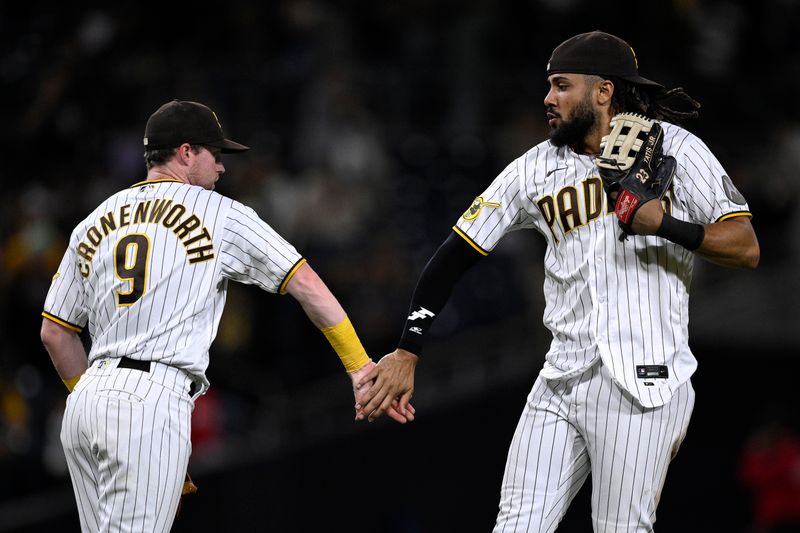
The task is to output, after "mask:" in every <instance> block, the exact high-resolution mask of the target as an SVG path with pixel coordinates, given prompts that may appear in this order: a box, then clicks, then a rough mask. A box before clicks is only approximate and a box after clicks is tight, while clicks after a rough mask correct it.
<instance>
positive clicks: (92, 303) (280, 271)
mask: <svg viewBox="0 0 800 533" xmlns="http://www.w3.org/2000/svg"><path fill="white" fill-rule="evenodd" d="M302 263H303V259H302V258H301V256H300V255H299V254H298V253H297V251H296V250H295V248H294V247H293V246H292V245H291V244H289V243H288V242H286V241H285V240H284V239H283V238H282V237H281V236H280V235H278V234H277V233H276V232H275V231H274V230H273V229H272V228H271V227H270V226H269V225H268V224H267V223H265V222H264V221H263V220H261V219H260V218H259V217H258V215H257V214H256V213H255V211H253V210H252V209H251V208H249V207H246V206H244V205H243V204H241V203H239V202H237V201H235V200H232V199H230V198H227V197H225V196H222V195H220V194H218V193H216V192H213V191H208V190H205V189H203V188H201V187H197V186H193V185H188V184H186V183H182V182H179V181H177V180H173V179H165V180H151V181H145V182H142V183H138V184H136V185H134V186H133V187H131V188H129V189H126V190H123V191H120V192H118V193H117V194H114V195H113V196H111V197H110V198H108V199H107V200H106V201H105V202H103V203H102V204H100V206H98V207H97V209H95V210H94V211H93V212H92V213H91V214H90V215H89V216H88V217H87V218H86V219H85V220H83V221H82V222H81V223H80V224H78V225H77V227H76V228H75V230H74V231H73V232H72V235H71V238H70V244H69V247H68V248H67V252H66V253H65V255H64V258H63V259H62V261H61V265H60V266H59V269H58V273H57V274H56V275H55V276H54V278H53V283H52V285H51V287H50V291H49V292H48V294H47V299H46V300H45V305H44V313H43V315H44V316H45V317H47V318H49V319H51V320H54V321H55V322H58V323H60V324H62V325H64V326H66V327H69V328H71V329H73V330H75V331H81V330H82V328H83V327H84V326H85V325H86V324H87V323H88V325H89V333H90V335H91V339H92V349H91V352H90V353H89V362H90V364H91V362H92V361H94V360H96V359H98V358H100V357H122V356H127V357H129V358H131V359H139V360H148V361H159V362H162V363H165V364H168V365H171V366H174V367H178V368H181V369H184V370H185V371H187V372H189V373H190V374H192V375H194V376H196V377H198V378H200V379H201V380H202V381H203V383H204V386H206V387H207V386H208V381H207V379H206V377H205V370H206V368H207V367H208V350H209V347H210V345H211V342H212V341H213V340H214V337H215V336H216V333H217V326H218V325H219V320H220V317H221V316H222V310H223V307H224V305H225V296H226V292H227V282H228V280H234V281H238V282H242V283H246V284H255V285H257V286H259V287H260V288H262V289H264V290H265V291H268V292H283V289H284V288H285V285H286V283H287V282H288V280H289V279H290V277H291V275H292V274H293V273H294V272H295V270H296V269H297V268H298V267H299V266H300V265H301V264H302Z"/></svg>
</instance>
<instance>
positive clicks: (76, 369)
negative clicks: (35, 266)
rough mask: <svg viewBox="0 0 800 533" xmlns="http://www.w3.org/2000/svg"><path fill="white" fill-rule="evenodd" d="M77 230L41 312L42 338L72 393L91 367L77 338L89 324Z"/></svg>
mask: <svg viewBox="0 0 800 533" xmlns="http://www.w3.org/2000/svg"><path fill="white" fill-rule="evenodd" d="M77 244H78V239H77V237H76V233H75V232H73V234H72V237H71V238H70V245H69V247H68V248H67V251H66V253H64V257H63V258H62V259H61V264H60V265H59V267H58V272H56V274H55V275H54V276H53V281H52V283H51V284H50V290H49V291H48V292H47V298H46V299H45V302H44V310H43V312H42V316H43V317H44V318H43V319H42V329H41V339H42V343H44V346H45V348H46V349H47V353H49V354H50V359H51V360H52V361H53V365H54V366H55V368H56V371H57V372H58V375H59V376H60V377H61V380H62V381H63V382H64V384H65V385H66V386H67V389H68V390H69V391H70V392H72V389H73V388H74V387H75V384H76V383H77V382H78V379H80V377H81V375H82V374H83V372H84V371H85V370H86V368H87V366H88V360H87V356H86V350H85V349H84V347H83V343H82V342H81V340H80V337H78V333H79V332H81V331H82V329H83V325H85V324H86V321H87V314H86V307H85V305H84V299H85V287H84V278H83V276H82V275H81V273H80V267H79V259H78V257H77V254H76V253H75V250H76V247H77Z"/></svg>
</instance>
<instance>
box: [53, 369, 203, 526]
mask: <svg viewBox="0 0 800 533" xmlns="http://www.w3.org/2000/svg"><path fill="white" fill-rule="evenodd" d="M117 363H118V360H116V359H103V360H99V361H95V362H94V363H93V364H92V366H91V367H89V369H88V370H87V371H86V373H85V374H84V375H83V377H81V379H80V381H79V382H78V384H77V385H76V387H75V389H74V390H73V392H72V393H71V394H70V395H69V396H68V397H67V406H66V410H65V412H64V420H63V422H62V427H61V443H62V445H63V447H64V452H65V454H66V458H67V465H68V467H69V473H70V478H71V479H72V488H73V490H74V492H75V499H76V501H77V504H78V514H79V515H80V522H81V531H84V532H92V533H95V532H100V533H112V532H113V533H116V532H131V533H132V532H148V533H149V532H162V531H164V532H166V531H169V530H170V529H171V528H172V522H173V520H174V519H175V513H176V511H177V508H178V502H179V499H180V492H181V488H182V486H183V480H184V476H185V474H186V467H187V465H188V462H189V455H190V454H191V449H192V445H191V441H190V432H191V431H190V430H191V413H192V410H193V409H194V399H193V398H192V397H190V396H189V394H188V391H189V387H190V385H191V378H189V376H188V375H187V374H185V373H184V372H183V371H181V370H179V369H177V368H174V367H171V366H167V365H163V364H160V363H151V371H150V372H143V371H140V370H135V369H130V368H116V365H117Z"/></svg>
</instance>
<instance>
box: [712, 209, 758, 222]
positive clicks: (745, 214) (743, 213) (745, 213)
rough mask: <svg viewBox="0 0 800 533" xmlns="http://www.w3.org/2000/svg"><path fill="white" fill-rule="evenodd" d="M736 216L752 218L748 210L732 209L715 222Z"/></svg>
mask: <svg viewBox="0 0 800 533" xmlns="http://www.w3.org/2000/svg"><path fill="white" fill-rule="evenodd" d="M737 217H747V218H753V213H751V212H750V211H734V212H733V213H728V214H727V215H722V216H721V217H719V218H718V219H717V222H722V221H723V220H729V219H731V218H737Z"/></svg>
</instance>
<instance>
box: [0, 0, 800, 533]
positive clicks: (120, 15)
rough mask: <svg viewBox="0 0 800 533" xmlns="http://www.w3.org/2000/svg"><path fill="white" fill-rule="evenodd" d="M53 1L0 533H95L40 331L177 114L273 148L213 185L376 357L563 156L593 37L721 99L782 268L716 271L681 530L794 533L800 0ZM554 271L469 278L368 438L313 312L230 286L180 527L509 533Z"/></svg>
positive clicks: (11, 76)
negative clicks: (410, 406)
mask: <svg viewBox="0 0 800 533" xmlns="http://www.w3.org/2000/svg"><path fill="white" fill-rule="evenodd" d="M38 4H39V3H38V2H35V1H34V2H19V3H10V2H4V3H2V4H1V5H0V87H2V96H3V97H2V99H0V109H2V116H3V124H5V126H4V127H3V128H2V129H0V137H2V146H3V148H2V150H3V153H4V154H5V155H4V157H3V164H2V165H1V166H0V176H2V182H3V183H5V184H6V185H5V186H4V187H3V192H2V195H1V196H0V221H1V222H0V301H1V302H2V303H1V304H0V327H2V333H3V335H2V343H3V348H2V354H3V355H2V358H0V531H16V532H38V531H55V530H57V531H59V532H61V533H67V532H72V531H78V522H77V512H76V510H75V505H74V501H73V497H72V491H71V488H70V484H69V479H68V477H67V475H66V471H65V465H64V460H63V456H62V452H61V448H60V443H59V442H58V430H59V425H60V420H61V413H62V410H63V406H64V399H65V395H66V394H65V393H66V391H65V390H64V388H63V385H62V384H61V382H60V380H59V379H58V376H57V374H56V373H55V371H54V369H53V368H52V365H51V363H50V360H49V358H48V356H47V353H46V352H45V350H44V348H43V347H42V346H41V343H40V341H39V333H38V332H39V327H40V324H41V318H40V312H41V307H42V304H43V301H44V296H45V293H46V291H47V288H48V286H49V282H50V278H51V276H52V274H53V273H54V272H55V270H56V267H57V264H58V261H59V260H60V257H61V255H62V253H63V250H64V247H65V246H66V242H67V238H68V236H69V233H70V231H71V229H72V228H73V227H74V225H75V224H76V223H77V222H78V221H79V220H80V219H82V218H83V217H84V216H85V215H86V214H87V213H88V212H89V211H90V210H91V209H92V208H94V207H95V206H96V205H97V203H99V201H101V200H102V199H104V198H105V197H107V196H108V195H110V194H111V193H112V192H114V191H116V190H119V189H121V188H123V187H126V186H128V185H129V184H132V183H134V182H136V181H139V180H140V179H141V178H142V177H143V176H144V174H145V168H144V163H143V160H142V151H143V150H142V131H143V129H144V124H145V121H146V119H147V117H148V116H149V114H150V113H152V111H153V110H155V109H156V108H157V107H158V106H159V105H160V104H162V103H163V102H165V101H167V100H170V99H173V98H179V99H189V100H198V101H201V102H204V103H207V104H208V105H210V106H211V107H212V108H213V109H215V110H216V111H217V113H218V114H219V116H220V118H221V121H222V124H223V127H224V128H225V131H226V133H227V134H228V135H229V136H230V137H232V138H234V139H236V140H239V141H241V142H243V143H245V144H248V145H250V146H251V147H252V150H251V151H250V152H248V154H247V155H245V156H243V157H238V158H233V157H230V158H227V159H226V160H225V164H226V167H227V173H226V174H225V176H224V177H223V179H222V180H221V181H220V183H219V184H218V190H219V191H220V192H222V193H223V194H227V195H229V196H232V197H234V198H236V199H238V200H241V201H243V202H245V203H247V204H249V205H251V206H252V207H254V208H255V209H256V210H257V211H258V212H259V213H260V214H261V215H262V216H263V217H264V218H265V219H266V220H267V221H268V222H270V224H271V225H272V226H273V227H275V228H276V229H277V230H278V231H279V232H280V233H282V234H283V235H284V236H285V237H286V238H287V239H288V240H289V241H291V242H292V243H294V244H295V245H296V246H297V248H298V249H299V250H300V251H301V253H303V254H304V255H305V256H306V257H307V258H308V260H309V262H310V263H311V264H312V265H313V266H314V268H315V269H316V270H317V271H318V272H319V273H320V274H321V276H322V277H323V279H325V280H326V282H327V283H328V284H329V285H330V287H331V288H332V290H333V292H334V293H335V294H336V295H337V296H338V297H339V298H340V300H341V301H342V303H343V305H344V306H345V308H346V309H347V310H348V312H349V314H350V316H351V318H352V320H353V322H354V324H355V325H356V328H357V330H358V332H359V334H360V336H361V338H362V340H363V342H364V344H365V346H366V347H367V348H368V350H370V352H371V354H372V355H373V357H375V358H379V357H381V356H382V355H383V354H384V353H387V352H389V351H391V350H392V349H393V348H394V346H395V342H396V341H397V338H398V336H399V328H400V326H401V325H402V322H403V320H404V317H405V314H406V311H407V305H408V299H409V297H410V294H411V291H412V289H413V285H414V283H415V281H416V278H417V275H418V273H419V272H420V269H421V268H422V266H423V265H424V263H425V262H426V261H427V259H428V258H429V256H430V254H431V253H432V252H433V251H434V250H435V248H436V247H437V246H438V244H439V243H440V242H441V241H442V240H443V239H444V237H445V236H446V235H447V234H448V232H449V231H450V229H449V228H450V226H451V225H452V224H453V223H454V222H455V220H456V219H457V217H458V216H460V214H461V213H462V212H463V211H464V209H466V207H467V206H468V205H469V203H470V201H471V200H472V199H473V198H474V197H475V196H476V195H477V194H478V193H479V192H481V191H482V190H483V189H484V187H485V186H486V185H487V184H488V183H489V182H490V181H491V180H492V179H493V178H494V176H495V175H496V174H497V173H498V172H499V171H500V170H501V169H502V168H503V167H504V166H505V165H506V164H507V163H508V162H509V161H510V160H511V159H513V158H515V157H517V156H518V155H519V154H521V153H523V152H524V151H525V150H526V149H527V148H528V147H530V146H532V145H534V144H536V143H538V142H540V141H541V140H542V139H544V138H545V136H546V134H547V131H546V123H545V120H544V116H543V105H542V99H543V97H544V95H545V93H546V83H545V74H544V68H545V63H546V61H547V59H548V58H549V56H550V52H551V51H552V49H553V48H554V47H555V46H556V45H557V44H559V43H560V42H561V41H563V40H564V39H566V38H568V37H570V36H571V35H573V34H575V33H580V32H584V31H590V30H593V29H602V30H604V31H608V32H611V33H615V34H617V35H619V36H621V37H623V38H624V39H626V40H627V41H628V42H629V43H631V45H632V46H633V47H634V48H635V49H636V52H637V55H638V58H639V64H640V69H641V72H642V73H643V75H645V76H647V77H649V78H651V79H655V80H659V81H660V82H662V83H664V84H665V85H666V86H668V87H672V86H683V87H685V88H686V90H687V91H688V92H689V94H691V95H693V96H694V97H695V98H696V99H698V100H699V101H700V102H701V103H702V104H703V109H702V114H701V118H700V120H698V121H693V122H690V123H689V124H687V126H688V127H689V129H691V130H692V131H694V132H695V133H697V134H698V135H700V137H701V138H703V139H704V140H705V141H706V143H707V144H708V145H709V146H710V147H711V148H712V150H713V151H714V152H715V153H716V154H717V155H718V157H719V158H720V159H721V161H722V162H723V164H724V166H725V167H726V169H727V170H728V171H729V174H730V175H731V176H732V177H733V179H734V181H735V182H736V184H737V185H738V186H739V188H740V190H741V191H742V192H743V193H744V195H745V196H746V197H747V199H748V201H749V203H750V206H751V209H752V211H753V212H754V213H755V217H754V219H753V224H754V226H755V228H756V231H757V233H758V236H759V239H760V243H761V247H762V259H761V266H760V267H759V269H758V270H757V271H755V272H741V271H731V270H725V269H721V268H717V267H714V266H711V265H710V264H708V263H704V262H702V261H700V260H698V261H697V264H696V271H695V272H696V273H695V279H694V283H693V287H692V310H691V322H690V328H691V335H692V343H691V344H692V347H693V349H694V351H695V354H696V356H697V358H698V360H699V363H700V367H699V370H698V373H697V374H696V378H695V379H694V384H695V389H696V390H697V406H696V409H695V415H694V418H693V420H692V424H691V426H690V431H689V435H688V437H687V439H686V441H685V443H684V445H683V448H682V450H681V452H680V454H679V455H678V457H677V459H676V460H675V462H674V463H673V465H672V467H671V470H670V475H669V477H668V479H667V485H666V488H665V491H664V495H663V498H662V503H661V506H660V508H659V515H658V516H659V519H658V522H657V525H658V526H659V531H662V532H671V531H680V532H745V531H750V532H755V531H764V532H766V531H773V532H774V531H779V530H780V531H800V526H799V525H797V524H798V523H800V518H798V515H800V441H798V434H800V427H798V426H800V417H798V414H797V413H798V405H800V404H799V402H798V395H797V386H796V383H797V376H798V375H800V359H798V358H799V357H800V350H799V348H800V335H799V334H798V331H799V330H800V290H799V289H800V276H798V266H800V211H799V210H798V208H797V207H798V199H799V198H800V180H798V168H800V104H799V103H798V102H800V99H798V97H797V87H798V85H799V84H800V46H798V40H797V38H796V35H795V33H796V28H797V27H798V24H800V4H798V2H796V1H794V0H768V1H764V2H758V3H750V2H733V1H729V0H715V1H710V0H707V1H699V0H672V1H652V2H620V3H610V2H590V1H588V0H538V1H529V2H522V1H505V2H496V1H491V0H462V1H458V2H456V1H452V0H446V1H440V2H435V1H421V0H406V1H405V2H364V1H357V0H341V1H331V2H324V1H321V0H276V1H273V2H263V3H261V4H260V5H258V4H256V3H250V2H241V1H236V0H232V1H229V2H225V3H224V4H219V5H213V6H208V5H204V6H201V5H199V4H197V5H195V4H188V5H180V6H178V5H172V4H168V3H162V4H158V5H149V4H144V3H126V2H118V3H114V4H110V3H109V4H105V5H103V6H102V7H94V8H81V7H78V4H73V3H60V4H46V5H45V4H42V5H38ZM542 252H543V247H542V241H541V239H540V238H539V237H538V236H537V235H536V234H535V233H533V232H526V233H521V234H519V235H514V236H513V237H510V238H507V239H506V240H504V241H503V243H502V244H501V246H500V247H499V248H498V249H497V250H496V251H495V252H494V253H493V254H491V256H490V257H489V258H488V259H486V260H484V261H483V262H482V263H480V264H479V265H478V266H477V267H475V268H474V269H473V270H472V271H470V272H469V273H468V274H467V276H466V277H465V279H464V280H462V282H461V284H460V285H459V286H458V288H457V290H456V291H455V293H454V295H453V297H452V299H451V301H450V304H449V305H448V307H447V308H446V310H445V311H444V313H443V314H442V316H441V317H440V319H439V320H438V321H437V324H436V326H435V328H434V331H433V335H432V336H433V339H432V341H431V342H430V343H429V346H427V348H426V353H425V354H424V357H423V359H422V361H421V363H420V365H419V367H418V371H417V393H416V395H415V399H414V400H415V401H414V403H415V405H416V407H417V410H418V420H417V421H416V422H415V423H414V424H412V425H410V426H407V427H401V426H398V425H395V424H392V423H390V422H387V421H379V422H376V423H373V424H366V423H362V424H356V423H355V422H354V421H353V420H352V395H351V392H350V389H349V381H348V380H347V378H346V376H345V375H344V373H343V371H342V368H341V366H340V363H339V361H338V359H337V358H336V357H335V355H334V354H333V353H332V352H331V350H330V348H329V347H328V346H327V344H326V343H325V341H324V338H323V337H322V335H320V334H319V333H318V332H317V331H316V330H315V328H314V327H313V326H312V325H311V324H310V323H309V322H308V321H307V319H306V318H305V316H304V315H303V313H302V311H301V309H300V307H299V306H298V305H297V304H296V302H294V300H292V299H291V298H282V297H278V296H273V295H268V294H266V293H262V292H260V291H258V290H256V289H254V288H252V287H243V286H240V285H235V284H232V286H231V290H230V294H229V298H228V305H227V307H226V311H225V315H224V317H223V321H222V325H221V329H220V333H219V336H218V338H217V340H216V342H215V344H214V345H213V347H212V356H211V367H210V369H209V372H208V375H209V378H210V380H211V382H212V385H213V388H212V390H211V392H210V393H209V394H208V395H207V396H205V397H203V398H202V399H201V400H200V401H199V402H198V404H197V407H196V409H195V414H194V452H193V456H192V460H191V463H190V471H191V472H192V474H193V477H194V479H195V481H196V483H197V484H198V485H199V487H200V492H199V493H198V494H197V495H195V496H194V497H192V499H191V500H189V501H187V503H186V505H185V507H184V511H183V513H182V514H181V516H180V517H179V518H178V520H177V521H176V524H175V528H174V530H175V531H279V532H284V531H285V532H295V531H297V532H305V531H321V530H326V531H352V532H396V533H401V532H403V533H411V532H450V531H453V532H472V531H475V532H479V531H490V530H491V527H492V525H493V523H494V517H495V514H496V509H497V503H498V499H499V486H500V480H501V478H502V471H503V465H504V462H505V454H506V450H507V447H508V444H509V442H510V439H511V435H512V433H513V430H514V426H515V425H516V421H517V417H518V415H519V413H520V411H521V409H522V406H523V403H524V401H525V397H526V395H527V393H528V391H529V389H530V387H531V385H532V383H533V380H534V379H535V376H536V374H537V372H538V370H539V368H540V366H541V364H542V362H543V354H544V352H545V351H546V349H547V346H548V343H549V339H548V335H547V332H546V331H545V330H544V329H543V327H542V325H541V315H542V308H543V298H542V294H541V286H542V267H541V256H542ZM793 512H794V514H795V519H796V520H798V522H791V520H788V519H787V520H784V522H785V523H784V525H783V526H779V525H778V524H779V523H780V520H781V516H783V514H782V513H784V514H785V515H786V516H790V515H792V513H793ZM589 513H590V509H589V501H588V498H587V492H586V491H585V490H584V491H583V492H582V494H581V495H580V496H579V497H578V499H577V500H576V502H575V503H574V505H573V507H572V509H571V510H570V513H569V515H568V516H567V518H566V520H565V521H564V523H563V525H562V528H561V529H560V530H559V531H563V532H566V533H569V532H583V531H589V530H590V527H591V526H590V525H589V524H590V521H589ZM759 524H761V527H762V529H757V527H759ZM787 524H788V525H787ZM791 524H794V525H791ZM780 527H783V529H780ZM770 528H771V529H770Z"/></svg>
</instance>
